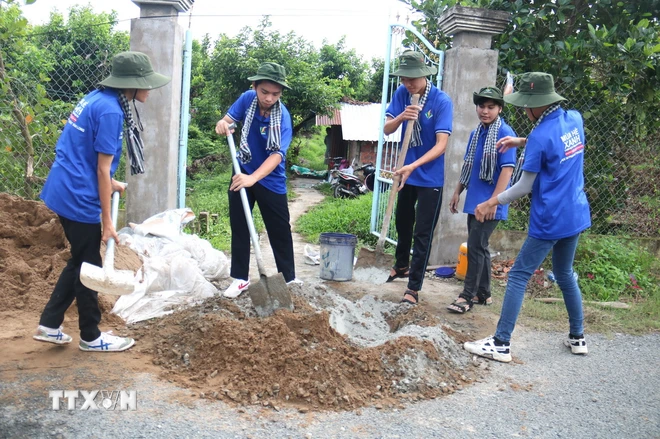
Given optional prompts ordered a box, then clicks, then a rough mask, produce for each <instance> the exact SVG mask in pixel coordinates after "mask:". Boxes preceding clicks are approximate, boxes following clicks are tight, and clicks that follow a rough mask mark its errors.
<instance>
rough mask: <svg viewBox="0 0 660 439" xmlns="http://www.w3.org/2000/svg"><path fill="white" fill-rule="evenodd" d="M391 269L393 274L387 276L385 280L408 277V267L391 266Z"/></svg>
mask: <svg viewBox="0 0 660 439" xmlns="http://www.w3.org/2000/svg"><path fill="white" fill-rule="evenodd" d="M392 270H394V276H392V275H390V277H388V278H387V280H386V281H385V282H392V281H393V280H394V279H403V278H406V277H408V275H409V273H408V272H409V269H408V267H405V268H396V267H392Z"/></svg>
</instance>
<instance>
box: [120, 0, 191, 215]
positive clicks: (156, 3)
mask: <svg viewBox="0 0 660 439" xmlns="http://www.w3.org/2000/svg"><path fill="white" fill-rule="evenodd" d="M193 1H194V0H133V3H135V4H136V5H138V6H139V7H140V18H136V19H133V20H132V21H131V50H134V51H139V52H144V53H146V54H147V55H149V57H150V58H151V63H152V65H153V67H154V70H155V71H157V72H158V73H162V74H163V75H167V76H170V77H172V82H170V83H169V84H167V85H166V86H165V87H161V88H159V89H156V90H152V91H151V92H150V94H149V99H148V100H147V102H146V103H144V104H138V106H139V109H138V111H140V117H141V119H142V123H143V125H144V131H143V132H142V140H143V141H144V160H145V164H144V168H145V172H144V174H138V175H131V172H130V166H128V163H127V168H126V181H127V182H128V190H127V191H126V197H127V198H126V219H127V221H130V222H135V223H141V222H142V221H144V220H145V219H147V218H149V217H150V216H152V215H154V214H156V213H159V212H162V211H164V210H167V209H173V208H176V207H177V200H178V198H177V183H178V181H177V165H178V157H179V119H180V113H181V110H180V109H181V83H182V74H183V73H182V72H183V42H184V32H183V29H182V28H181V26H179V24H178V23H177V19H178V16H179V12H186V11H188V10H189V9H190V8H191V7H192V3H193ZM134 116H135V115H134Z"/></svg>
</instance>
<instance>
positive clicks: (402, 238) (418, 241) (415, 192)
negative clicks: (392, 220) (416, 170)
mask: <svg viewBox="0 0 660 439" xmlns="http://www.w3.org/2000/svg"><path fill="white" fill-rule="evenodd" d="M441 204H442V188H441V187H436V188H433V187H420V186H412V185H408V184H407V185H405V186H403V188H401V190H400V191H399V194H398V198H397V205H396V232H397V234H398V241H397V246H396V262H395V266H396V267H397V268H405V267H408V263H410V276H409V278H408V288H409V289H411V290H413V291H420V290H421V289H422V283H423V282H424V272H425V271H426V264H427V263H428V260H429V253H430V252H431V242H432V241H433V230H434V229H435V225H436V224H437V223H438V214H439V213H440V205H441ZM413 240H414V241H413ZM411 243H412V249H413V254H412V259H411V258H410V246H411Z"/></svg>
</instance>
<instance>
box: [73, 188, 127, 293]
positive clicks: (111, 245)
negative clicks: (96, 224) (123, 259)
mask: <svg viewBox="0 0 660 439" xmlns="http://www.w3.org/2000/svg"><path fill="white" fill-rule="evenodd" d="M111 211H112V224H113V225H114V226H115V227H117V214H118V212H119V192H114V193H113V194H112V208H111ZM134 279H135V275H134V274H133V272H132V271H130V270H115V239H114V238H110V239H109V240H108V245H107V248H106V251H105V261H104V262H103V267H97V266H96V265H92V264H90V263H88V262H83V263H82V266H81V267H80V282H82V284H83V285H85V286H86V287H87V288H89V289H91V290H94V291H97V292H99V293H104V294H110V295H113V296H122V295H124V294H131V293H132V292H133V290H134V288H135V281H134Z"/></svg>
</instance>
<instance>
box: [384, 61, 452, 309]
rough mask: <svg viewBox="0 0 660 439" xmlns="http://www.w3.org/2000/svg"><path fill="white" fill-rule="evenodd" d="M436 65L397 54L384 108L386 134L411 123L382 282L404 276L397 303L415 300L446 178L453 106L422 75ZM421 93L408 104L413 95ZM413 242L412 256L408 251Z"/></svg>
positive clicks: (429, 249)
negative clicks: (390, 262) (395, 82)
mask: <svg viewBox="0 0 660 439" xmlns="http://www.w3.org/2000/svg"><path fill="white" fill-rule="evenodd" d="M436 73H437V68H435V67H433V66H428V65H426V63H425V61H424V55H423V54H422V53H420V52H415V51H412V50H407V51H405V52H403V53H402V54H401V56H400V57H399V67H398V69H397V70H395V71H394V72H393V73H392V74H391V75H390V76H398V77H400V80H401V86H399V87H398V88H397V90H396V91H395V92H394V95H393V96H392V101H391V102H390V104H389V106H388V107H387V110H386V112H385V115H386V118H387V119H386V121H385V128H384V132H385V134H392V133H394V132H395V131H396V130H397V129H399V127H401V128H402V131H405V130H406V126H407V125H408V124H409V123H411V124H414V125H413V130H412V138H411V141H410V145H409V149H408V151H407V153H406V157H405V162H404V166H403V167H402V168H401V169H396V170H395V174H396V175H398V176H400V177H401V180H400V184H399V187H396V188H392V190H395V191H397V192H398V194H397V204H396V206H397V207H396V211H395V222H396V230H397V234H398V240H397V246H396V256H395V259H396V260H395V262H394V266H393V267H392V269H391V271H390V275H389V278H388V279H387V282H390V281H392V280H394V279H397V278H405V277H408V285H407V288H406V290H405V292H404V295H403V298H402V299H401V302H402V303H408V304H412V305H414V304H416V303H417V302H418V300H419V291H420V290H421V289H422V283H423V281H424V273H425V271H426V265H427V263H428V257H429V254H430V251H431V243H432V241H433V230H434V229H435V226H436V224H437V222H438V217H439V212H440V205H441V204H442V187H443V185H444V180H445V174H444V173H445V155H444V153H445V149H446V148H447V141H448V139H449V135H450V134H451V131H452V118H453V110H454V106H453V103H452V101H451V99H450V98H449V96H448V95H447V94H446V93H445V92H443V91H442V90H439V89H438V88H437V87H436V86H435V85H433V83H432V82H431V81H430V80H429V79H427V78H426V77H427V76H429V75H434V74H436ZM415 94H417V95H419V96H421V98H420V100H419V103H418V105H411V99H412V96H413V95H415ZM411 243H412V257H411V256H410V250H411Z"/></svg>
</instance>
